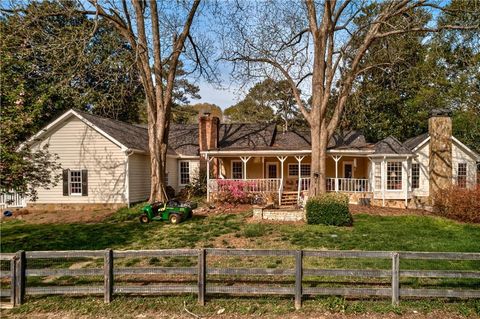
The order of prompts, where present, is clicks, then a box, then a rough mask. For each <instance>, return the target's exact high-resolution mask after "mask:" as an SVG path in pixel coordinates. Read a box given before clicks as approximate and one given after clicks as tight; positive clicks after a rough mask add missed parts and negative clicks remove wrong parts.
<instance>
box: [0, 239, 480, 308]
mask: <svg viewBox="0 0 480 319" xmlns="http://www.w3.org/2000/svg"><path fill="white" fill-rule="evenodd" d="M0 266H1V284H2V286H1V297H2V299H5V302H7V301H8V302H10V303H11V305H13V306H15V305H17V304H21V303H23V302H24V298H25V296H26V295H28V296H36V295H37V296H38V295H52V294H53V295H103V297H104V301H105V302H107V303H108V302H111V301H112V299H113V297H114V296H115V295H171V294H191V295H197V296H198V301H199V303H200V304H204V303H205V300H206V296H207V295H208V297H209V298H214V297H215V296H216V295H222V294H228V295H246V296H263V295H282V296H289V298H292V297H293V299H294V301H295V307H296V308H300V307H301V305H302V300H303V299H304V298H308V297H310V296H326V295H335V296H349V297H360V298H363V297H371V296H377V297H381V298H391V300H392V304H395V305H396V304H398V303H399V301H400V299H401V298H410V297H420V298H422V297H442V298H443V297H446V298H452V297H453V298H480V289H479V287H480V271H479V269H480V253H433V252H388V251H330V250H268V249H213V248H211V249H210V248H208V249H164V250H129V251H118V250H115V251H114V250H111V249H106V250H104V251H98V250H95V251H29V252H23V251H21V252H18V253H16V254H0Z"/></svg>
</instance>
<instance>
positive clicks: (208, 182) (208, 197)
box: [205, 154, 214, 203]
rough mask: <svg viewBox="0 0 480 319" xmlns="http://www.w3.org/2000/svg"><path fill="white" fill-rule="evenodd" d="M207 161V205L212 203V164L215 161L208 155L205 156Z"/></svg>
mask: <svg viewBox="0 0 480 319" xmlns="http://www.w3.org/2000/svg"><path fill="white" fill-rule="evenodd" d="M205 159H206V162H207V203H209V202H210V162H211V161H212V160H213V159H214V158H213V157H212V158H208V154H206V155H205Z"/></svg>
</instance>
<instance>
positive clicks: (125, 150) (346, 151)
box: [27, 110, 480, 208]
mask: <svg viewBox="0 0 480 319" xmlns="http://www.w3.org/2000/svg"><path fill="white" fill-rule="evenodd" d="M451 132H452V122H451V119H450V117H449V115H448V114H447V113H445V112H442V111H436V112H433V113H432V115H431V118H430V119H429V132H428V133H426V134H422V135H420V136H417V137H414V138H411V139H409V140H407V141H404V142H403V143H402V142H400V141H398V140H397V139H395V138H394V137H387V138H386V139H384V140H382V141H379V142H377V143H369V142H368V141H366V139H365V137H364V136H363V134H362V133H361V132H358V131H351V132H348V133H345V134H336V135H335V136H333V137H332V138H331V139H330V141H329V144H328V150H327V154H328V159H327V167H326V172H327V190H328V191H331V192H342V193H347V194H349V196H350V201H351V202H352V203H357V202H359V201H362V200H364V199H368V201H370V202H371V204H373V205H383V206H397V207H399V206H400V207H423V206H425V205H426V204H428V198H429V195H430V194H431V193H433V192H435V191H436V190H437V189H438V188H444V187H447V186H448V185H450V184H452V183H456V184H458V185H459V186H461V187H471V186H473V185H474V184H475V183H476V172H477V166H476V165H477V162H478V161H480V157H479V155H478V154H476V153H475V152H474V151H473V150H471V149H469V148H468V147H467V146H465V145H464V144H462V143H461V142H460V141H459V140H458V139H456V138H455V137H453V136H452V135H451V134H452V133H451ZM27 143H29V144H31V147H32V148H37V147H42V146H43V145H45V144H48V145H49V150H50V151H51V152H52V153H56V154H58V156H59V162H60V164H61V166H62V181H61V183H59V185H57V186H55V187H51V188H50V189H39V190H38V199H37V201H36V202H34V203H33V202H30V203H28V205H29V206H31V207H37V208H38V207H40V208H47V207H48V208H51V207H52V206H54V207H57V206H61V207H62V208H67V207H75V208H79V207H84V206H85V205H90V206H93V207H97V206H101V207H104V206H109V207H119V206H125V205H129V204H131V203H135V202H139V201H143V200H146V199H147V198H148V196H149V191H150V179H149V172H150V161H149V155H148V153H149V152H148V137H147V129H146V128H145V127H141V126H136V125H130V124H126V123H123V122H119V121H115V120H112V119H106V118H102V117H99V116H95V115H92V114H89V113H84V112H79V111H74V110H70V111H67V112H66V113H64V114H63V115H62V116H60V117H59V118H57V119H56V120H55V121H53V122H52V123H51V124H49V125H48V126H47V127H45V128H44V129H43V130H41V131H40V132H39V133H37V134H36V135H35V136H33V137H32V138H31V139H30V140H29V141H28V142H27ZM310 161H311V146H310V132H309V130H305V131H287V132H280V131H278V130H277V128H276V125H275V124H273V123H265V124H263V123H257V124H226V123H220V120H219V119H218V118H216V117H214V116H211V115H210V114H208V113H206V114H204V115H202V116H200V117H199V122H198V124H172V125H171V129H170V135H169V150H168V155H167V167H166V182H167V184H168V185H169V186H171V187H173V188H174V189H175V191H176V192H179V191H180V190H181V189H182V188H183V187H184V186H185V185H187V184H189V183H190V182H191V181H192V179H193V178H195V177H196V176H198V173H199V171H200V170H201V169H204V170H206V171H207V172H208V173H207V176H209V178H208V180H207V192H208V194H207V197H208V200H213V199H214V198H215V197H216V196H218V194H219V193H221V192H222V191H223V190H224V189H223V188H224V187H225V185H226V183H228V182H238V181H240V182H242V181H243V182H245V184H244V187H245V189H246V190H247V191H249V192H252V193H256V194H262V195H269V196H271V197H272V198H274V200H275V201H278V202H279V203H280V204H281V205H295V204H297V203H299V202H300V201H301V200H302V199H303V198H304V197H305V196H306V194H307V192H308V189H309V185H310V175H311V173H312V172H311V167H310Z"/></svg>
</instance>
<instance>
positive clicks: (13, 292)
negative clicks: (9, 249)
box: [10, 256, 17, 307]
mask: <svg viewBox="0 0 480 319" xmlns="http://www.w3.org/2000/svg"><path fill="white" fill-rule="evenodd" d="M10 303H11V305H12V307H15V306H16V305H17V256H13V258H12V259H11V260H10Z"/></svg>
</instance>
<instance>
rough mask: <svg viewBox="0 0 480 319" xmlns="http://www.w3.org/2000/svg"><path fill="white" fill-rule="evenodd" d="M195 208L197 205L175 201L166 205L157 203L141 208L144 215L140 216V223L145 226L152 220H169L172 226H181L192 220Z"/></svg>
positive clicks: (170, 201)
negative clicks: (184, 222) (185, 221)
mask: <svg viewBox="0 0 480 319" xmlns="http://www.w3.org/2000/svg"><path fill="white" fill-rule="evenodd" d="M195 208H197V204H196V203H191V202H179V201H177V200H174V199H173V200H169V201H167V202H166V203H163V202H155V203H153V204H147V205H145V206H143V207H142V208H141V212H142V214H141V215H140V222H141V223H142V224H145V223H149V222H150V221H152V220H156V221H167V220H168V221H169V222H170V223H171V224H179V223H181V222H182V221H184V220H186V219H188V218H191V217H192V214H193V210H194V209H195Z"/></svg>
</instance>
